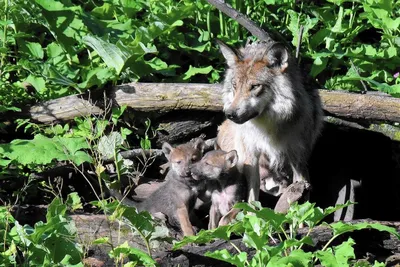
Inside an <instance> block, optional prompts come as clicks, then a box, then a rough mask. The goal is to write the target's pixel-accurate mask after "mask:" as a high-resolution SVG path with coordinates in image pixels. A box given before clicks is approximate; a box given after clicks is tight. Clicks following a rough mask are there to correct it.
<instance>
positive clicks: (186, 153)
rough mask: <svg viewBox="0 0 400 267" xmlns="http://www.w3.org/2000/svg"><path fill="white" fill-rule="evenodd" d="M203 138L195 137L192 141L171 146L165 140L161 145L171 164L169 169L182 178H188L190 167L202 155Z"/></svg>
mask: <svg viewBox="0 0 400 267" xmlns="http://www.w3.org/2000/svg"><path fill="white" fill-rule="evenodd" d="M204 146H205V143H204V140H203V139H201V138H196V139H195V140H194V141H191V142H188V143H185V144H181V145H179V146H177V147H175V148H174V147H172V146H171V145H170V144H169V143H167V142H165V143H164V144H163V146H162V150H163V152H164V155H165V157H166V158H167V159H168V161H169V163H170V164H171V165H170V166H171V170H172V171H174V172H175V173H176V174H177V175H178V176H180V177H182V178H190V177H191V173H190V167H191V165H192V164H193V163H195V162H197V161H199V160H200V159H201V157H202V156H203V151H204Z"/></svg>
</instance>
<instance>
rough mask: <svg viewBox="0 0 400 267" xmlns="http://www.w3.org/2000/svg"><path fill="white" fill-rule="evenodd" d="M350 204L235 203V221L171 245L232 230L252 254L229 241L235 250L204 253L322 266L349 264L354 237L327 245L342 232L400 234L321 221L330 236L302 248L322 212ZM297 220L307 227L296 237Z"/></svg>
mask: <svg viewBox="0 0 400 267" xmlns="http://www.w3.org/2000/svg"><path fill="white" fill-rule="evenodd" d="M350 204H352V203H350V202H347V203H346V204H343V205H337V206H335V207H329V208H327V209H324V210H323V209H321V208H318V207H315V206H314V204H311V203H308V202H306V203H304V204H301V205H298V204H297V203H295V204H294V205H292V206H291V207H290V209H289V211H288V213H287V214H280V213H275V212H274V211H273V210H271V209H269V208H263V207H261V206H260V203H259V202H254V203H253V204H252V205H250V204H248V203H238V204H236V205H235V207H236V208H240V209H241V210H242V211H243V213H239V215H238V217H237V221H236V222H234V223H232V224H230V225H226V226H220V227H218V228H216V229H213V230H202V231H200V232H199V233H198V234H197V235H196V236H189V237H185V238H184V239H183V240H182V241H180V242H176V243H175V244H174V249H179V248H181V247H182V246H185V245H187V244H191V243H196V244H204V243H208V242H211V241H213V240H216V239H223V240H230V238H231V235H232V234H234V235H236V236H241V237H242V238H243V243H244V244H245V245H246V246H247V247H250V248H253V249H254V250H255V254H254V255H251V256H250V255H248V254H247V253H246V252H243V251H240V250H239V248H237V247H236V246H235V245H234V244H233V243H232V245H233V246H234V247H235V249H236V250H237V253H233V254H232V253H230V252H229V251H227V250H217V251H213V252H207V253H206V256H209V257H212V258H215V259H219V260H222V261H225V262H229V263H231V264H233V265H235V266H314V264H315V263H317V262H318V261H319V262H320V263H321V264H322V265H323V266H330V267H335V266H353V265H352V260H354V259H355V254H354V249H353V245H354V244H355V243H354V241H353V240H352V239H351V238H349V239H348V240H347V241H345V242H343V243H341V244H339V245H337V246H333V247H330V244H331V243H332V241H334V240H335V239H336V238H337V237H339V236H340V235H342V234H344V233H347V232H351V231H355V230H362V229H376V230H379V231H386V232H389V233H391V234H393V235H395V236H396V237H398V238H400V235H399V234H398V233H397V231H396V229H394V228H391V227H387V226H384V225H380V224H375V223H356V224H346V223H343V222H337V223H333V224H324V225H325V226H327V227H329V228H331V229H332V231H333V237H332V238H331V239H330V240H329V241H328V242H327V244H326V245H325V247H323V248H322V249H320V250H316V251H315V252H305V251H304V250H302V248H303V246H314V244H313V241H312V239H311V237H310V233H311V231H312V230H313V229H314V228H315V227H316V226H317V225H318V224H320V223H321V221H322V220H323V219H324V218H325V217H326V216H328V215H329V214H331V213H333V212H335V211H336V210H338V209H341V208H344V207H347V206H349V205H350ZM300 224H306V225H307V226H309V227H310V228H309V231H308V233H307V234H306V235H305V236H304V237H302V238H301V239H298V238H297V236H298V235H297V233H298V230H299V227H300ZM272 244H275V245H272ZM366 266H370V265H366ZM375 266H379V263H376V264H375Z"/></svg>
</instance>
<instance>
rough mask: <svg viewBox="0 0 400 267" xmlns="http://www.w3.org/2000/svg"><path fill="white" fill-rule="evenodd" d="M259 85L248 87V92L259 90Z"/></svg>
mask: <svg viewBox="0 0 400 267" xmlns="http://www.w3.org/2000/svg"><path fill="white" fill-rule="evenodd" d="M261 86H262V85H261V84H253V85H252V86H251V87H250V91H256V90H257V89H260V88H261Z"/></svg>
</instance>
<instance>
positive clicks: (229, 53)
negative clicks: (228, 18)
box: [217, 40, 239, 67]
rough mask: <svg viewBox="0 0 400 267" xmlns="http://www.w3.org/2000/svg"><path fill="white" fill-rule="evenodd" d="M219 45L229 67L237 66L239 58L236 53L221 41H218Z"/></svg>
mask: <svg viewBox="0 0 400 267" xmlns="http://www.w3.org/2000/svg"><path fill="white" fill-rule="evenodd" d="M217 44H218V45H219V49H220V50H221V53H222V55H223V56H224V58H225V60H226V64H228V66H229V67H232V66H233V65H235V64H236V63H237V62H238V60H239V57H238V56H237V54H236V53H235V51H234V50H232V49H231V48H230V47H229V46H228V45H226V44H225V43H224V42H222V41H220V40H217Z"/></svg>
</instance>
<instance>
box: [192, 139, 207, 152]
mask: <svg viewBox="0 0 400 267" xmlns="http://www.w3.org/2000/svg"><path fill="white" fill-rule="evenodd" d="M205 146H206V143H204V140H203V139H202V138H196V139H195V140H194V142H193V147H194V148H195V149H197V150H199V151H201V153H202V154H203V152H204V148H205Z"/></svg>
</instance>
